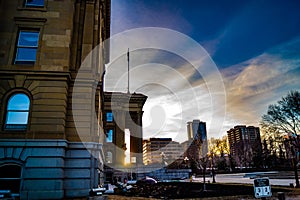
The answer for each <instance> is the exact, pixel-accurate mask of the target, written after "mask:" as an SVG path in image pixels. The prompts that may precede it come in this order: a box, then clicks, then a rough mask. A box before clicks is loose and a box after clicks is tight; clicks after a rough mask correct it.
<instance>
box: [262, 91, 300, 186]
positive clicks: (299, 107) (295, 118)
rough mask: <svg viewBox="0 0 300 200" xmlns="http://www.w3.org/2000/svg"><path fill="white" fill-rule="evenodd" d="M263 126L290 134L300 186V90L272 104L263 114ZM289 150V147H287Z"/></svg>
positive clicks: (279, 133) (271, 130) (275, 131)
mask: <svg viewBox="0 0 300 200" xmlns="http://www.w3.org/2000/svg"><path fill="white" fill-rule="evenodd" d="M261 126H262V128H263V129H264V130H265V131H266V132H273V133H277V135H280V136H282V135H283V134H284V135H288V136H289V139H288V140H287V141H288V142H289V144H290V145H286V146H287V147H290V148H291V152H292V154H293V155H292V158H293V159H292V163H293V167H294V172H295V180H296V187H299V178H298V170H297V163H298V159H297V156H296V155H297V154H298V153H299V150H300V141H299V140H300V139H299V135H298V134H300V92H298V91H290V92H289V93H288V94H287V96H285V97H282V98H281V100H279V101H278V102H277V104H273V105H270V106H269V108H268V111H267V114H265V115H263V116H262V121H261ZM287 150H288V149H287Z"/></svg>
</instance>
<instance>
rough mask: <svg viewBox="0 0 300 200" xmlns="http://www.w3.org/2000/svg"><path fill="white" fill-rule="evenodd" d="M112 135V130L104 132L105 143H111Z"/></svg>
mask: <svg viewBox="0 0 300 200" xmlns="http://www.w3.org/2000/svg"><path fill="white" fill-rule="evenodd" d="M113 134H114V131H113V130H112V129H109V130H107V131H106V142H113Z"/></svg>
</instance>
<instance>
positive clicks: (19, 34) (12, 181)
mask: <svg viewBox="0 0 300 200" xmlns="http://www.w3.org/2000/svg"><path fill="white" fill-rule="evenodd" d="M0 21H1V22H0V23H1V26H0V44H1V45H0V102H1V104H0V105H1V107H0V108H1V110H0V172H1V173H0V174H1V175H0V190H10V191H11V193H12V195H13V196H15V197H16V198H20V199H66V198H70V199H72V198H73V199H74V198H86V197H87V196H88V195H89V191H90V190H91V189H92V188H95V187H98V186H99V184H101V183H102V179H101V178H102V177H103V175H101V172H102V171H103V160H104V156H103V152H102V143H103V140H104V138H105V136H104V134H103V130H102V109H101V108H102V99H103V89H102V88H103V86H102V85H103V80H102V77H103V73H104V64H105V63H107V62H108V60H107V58H108V57H109V56H108V45H106V44H104V40H105V39H107V38H108V37H109V34H110V0H76V1H73V0H65V1H53V0H30V1H29V0H9V1H0ZM100 44H103V45H100ZM96 47H99V48H98V49H97V50H96V51H95V53H93V54H90V52H91V51H92V50H93V49H95V48H96ZM86 58H88V59H86ZM79 72H80V73H79Z"/></svg>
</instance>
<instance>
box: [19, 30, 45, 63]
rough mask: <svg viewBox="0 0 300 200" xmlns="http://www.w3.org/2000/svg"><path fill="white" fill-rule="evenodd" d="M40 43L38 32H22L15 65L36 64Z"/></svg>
mask: <svg viewBox="0 0 300 200" xmlns="http://www.w3.org/2000/svg"><path fill="white" fill-rule="evenodd" d="M38 41H39V32H38V31H25V30H21V31H20V32H19V37H18V43H17V51H16V58H15V64H34V63H35V61H36V52H37V49H38Z"/></svg>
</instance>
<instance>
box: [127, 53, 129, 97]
mask: <svg viewBox="0 0 300 200" xmlns="http://www.w3.org/2000/svg"><path fill="white" fill-rule="evenodd" d="M127 81H128V83H127V87H128V88H127V93H128V94H129V93H130V91H129V48H128V51H127Z"/></svg>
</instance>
